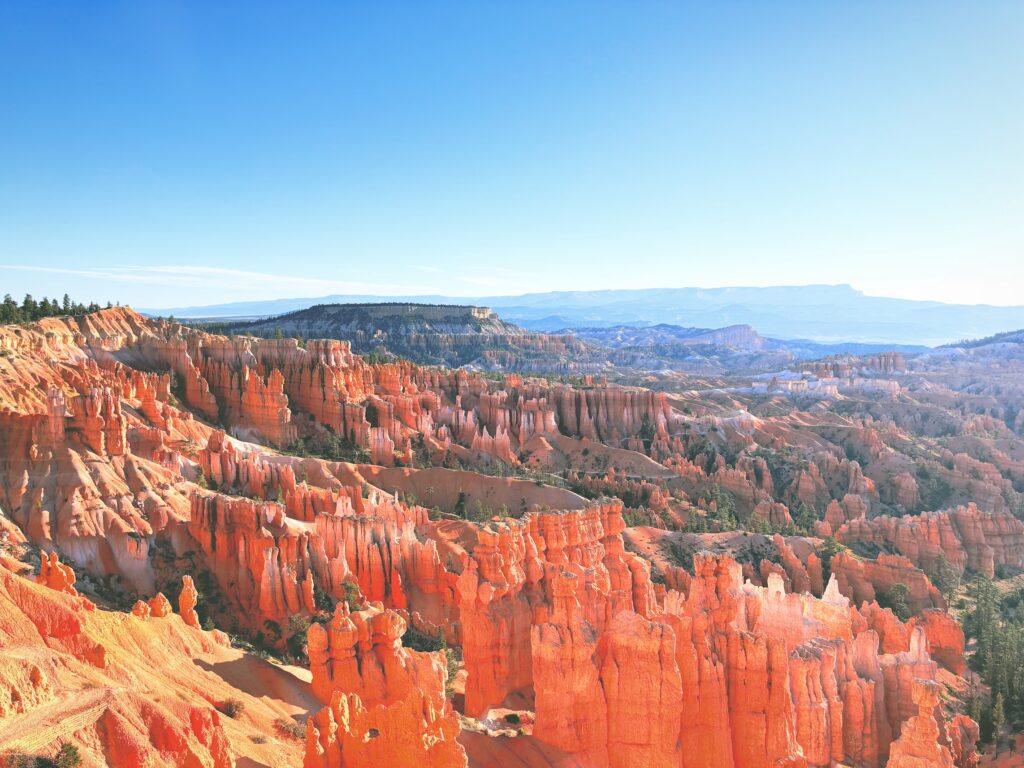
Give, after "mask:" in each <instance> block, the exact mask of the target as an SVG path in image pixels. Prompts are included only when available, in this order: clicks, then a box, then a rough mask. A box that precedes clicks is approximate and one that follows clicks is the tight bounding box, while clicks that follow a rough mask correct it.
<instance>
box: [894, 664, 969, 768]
mask: <svg viewBox="0 0 1024 768" xmlns="http://www.w3.org/2000/svg"><path fill="white" fill-rule="evenodd" d="M914 703H915V704H916V705H917V708H918V713H917V714H916V715H914V716H913V717H911V718H910V719H909V720H908V721H907V722H906V724H904V726H903V729H902V731H901V732H900V737H899V738H898V739H896V741H895V742H893V745H892V752H891V753H890V756H889V762H888V763H886V768H953V755H952V754H950V751H949V749H948V748H947V747H945V746H943V745H942V744H940V743H939V735H940V729H939V723H937V722H936V721H935V708H936V707H937V706H938V703H939V686H938V685H937V684H936V683H934V682H933V681H931V680H915V681H914Z"/></svg>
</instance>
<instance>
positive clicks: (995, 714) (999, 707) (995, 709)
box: [992, 693, 1006, 755]
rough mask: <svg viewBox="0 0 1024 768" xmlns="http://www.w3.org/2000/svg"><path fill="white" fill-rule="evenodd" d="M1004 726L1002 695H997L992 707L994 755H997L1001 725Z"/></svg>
mask: <svg viewBox="0 0 1024 768" xmlns="http://www.w3.org/2000/svg"><path fill="white" fill-rule="evenodd" d="M1005 724H1006V713H1005V712H1004V711H1003V694H1001V693H997V694H996V700H995V703H994V704H993V705H992V743H993V744H994V745H995V751H996V754H997V755H998V754H999V736H1000V734H1002V732H1003V725H1005Z"/></svg>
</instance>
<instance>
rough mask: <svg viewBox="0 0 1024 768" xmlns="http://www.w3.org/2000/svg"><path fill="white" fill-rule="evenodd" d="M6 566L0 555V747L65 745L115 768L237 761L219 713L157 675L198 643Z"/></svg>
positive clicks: (12, 750) (215, 765)
mask: <svg viewBox="0 0 1024 768" xmlns="http://www.w3.org/2000/svg"><path fill="white" fill-rule="evenodd" d="M9 565H10V563H8V562H0V646H2V647H3V649H4V653H3V654H0V680H3V681H4V685H2V686H0V753H2V754H8V755H12V754H18V753H21V752H30V753H32V754H36V755H43V756H52V755H53V754H54V753H55V752H56V750H57V748H58V747H59V746H60V745H61V744H62V743H71V744H73V745H76V746H77V747H78V749H79V751H80V753H81V754H82V757H83V761H89V763H90V764H97V765H99V764H104V765H109V766H112V767H113V768H132V767H133V766H139V765H154V766H157V765H160V766H171V765H191V766H200V765H202V766H210V768H229V766H233V765H234V752H233V750H232V748H231V746H230V745H229V744H228V741H227V738H226V735H225V733H224V729H223V727H222V726H221V724H220V718H219V715H218V713H217V712H216V711H215V710H214V709H213V708H212V707H211V706H210V705H209V704H208V703H207V702H206V701H204V700H203V699H202V697H201V696H199V695H197V693H196V692H195V691H194V690H189V694H191V696H189V695H188V694H186V693H185V691H186V690H188V689H187V687H186V686H183V685H182V684H181V683H182V681H181V679H178V678H174V676H173V674H172V675H171V676H169V677H161V676H162V675H165V674H167V673H165V671H164V667H165V665H167V664H168V662H169V661H170V660H171V659H172V657H178V658H180V657H181V656H184V657H185V658H190V657H191V656H193V655H195V654H197V653H200V652H201V650H200V648H199V647H197V646H189V645H187V643H184V642H182V639H181V638H180V637H179V635H177V634H176V630H175V628H174V627H173V625H166V624H163V623H161V626H160V627H153V628H152V629H151V630H150V631H148V632H147V631H146V630H144V629H141V628H140V626H136V625H142V624H143V623H144V622H142V621H141V620H140V619H139V618H136V617H134V616H131V615H124V614H118V613H111V612H108V611H103V610H99V609H87V608H86V606H85V604H84V602H83V601H82V599H81V598H79V597H76V596H74V595H72V594H70V593H68V592H67V591H55V590H51V589H48V588H46V587H45V586H44V585H42V584H39V585H37V584H34V583H31V582H30V581H29V580H28V579H24V578H21V577H19V576H17V575H15V574H14V573H12V572H11V571H10V570H9V569H8V566H9ZM52 572H53V571H52V570H51V573H52ZM179 626H180V625H179ZM99 638H102V643H101V642H99V641H98V639H99ZM211 650H212V649H211ZM149 655H151V658H150V656H149ZM111 656H115V657H116V659H117V660H116V663H108V659H109V658H110V657H111ZM175 666H176V668H177V667H180V668H181V671H182V673H183V674H185V675H188V674H196V673H190V671H189V670H188V668H189V667H193V668H194V665H193V664H191V663H185V664H178V665H175ZM198 674H202V672H199V673H198ZM221 685H222V684H221ZM150 686H152V687H150ZM169 686H173V687H169ZM171 690H173V691H174V694H173V695H166V694H168V693H169V692H170V691H171ZM151 691H152V692H154V695H150V692H151Z"/></svg>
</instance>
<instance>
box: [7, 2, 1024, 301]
mask: <svg viewBox="0 0 1024 768" xmlns="http://www.w3.org/2000/svg"><path fill="white" fill-rule="evenodd" d="M1022 39H1024V3H1020V2H1006V3H950V4H946V3H942V2H920V3H909V2H884V3H883V2H856V3H855V2H848V3H834V2H814V3H800V2H785V1H782V2H770V3H762V2H758V3H749V4H748V3H739V2H716V3H710V2H709V3H706V4H685V3H681V2H680V3H667V4H656V3H643V2H640V3H621V4H620V3H599V2H598V3H591V2H587V3H570V2H544V3H540V2H538V3H529V2H526V3H523V2H519V3H503V4H502V3H487V2H472V3H471V2H465V3H427V2H417V3H369V2H367V3H322V4H321V3H302V2H299V3H274V4H270V3H267V4H261V3H227V2H225V3H199V2H197V3H170V2H166V3H152V2H139V3H123V4H122V3H73V2H66V3H60V2H53V3H49V2H47V3H39V2H30V1H29V0H25V2H7V3H4V4H3V5H0V105H2V106H0V152H2V155H0V158H2V163H0V291H2V292H11V293H13V294H15V295H19V296H20V295H21V294H23V293H24V292H26V291H31V292H32V293H34V294H35V295H36V296H37V297H38V296H40V295H43V294H48V295H53V294H61V293H64V292H65V291H68V292H70V293H71V294H72V295H74V296H76V297H78V298H81V299H84V300H90V299H96V300H100V301H105V300H107V299H112V300H121V301H124V302H130V303H133V304H135V305H136V306H148V307H160V306H180V305H185V304H203V303H214V302H223V301H232V300H246V299H261V298H272V297H284V296H316V295H323V294H327V293H361V292H365V293H385V294H405V293H408V294H411V293H442V294H447V295H452V296H459V295H462V296H471V295H488V294H511V293H520V292H527V291H543V290H555V289H558V290H567V289H587V290H591V289H600V288H619V287H630V288H643V287H665V286H705V287H712V286H725V285H779V284H802V283H850V284H852V285H854V286H855V287H857V288H860V289H862V290H864V291H866V292H868V293H871V294H875V295H890V296H900V297H907V298H933V299H939V300H945V301H957V302H966V303H975V302H988V303H995V304H1024V296H1021V295H1020V287H1021V285H1024V266H1022V265H1024V215H1022V211H1024V99H1022V97H1021V84H1022V83H1024V46H1022V45H1021V44H1020V41H1021V40H1022Z"/></svg>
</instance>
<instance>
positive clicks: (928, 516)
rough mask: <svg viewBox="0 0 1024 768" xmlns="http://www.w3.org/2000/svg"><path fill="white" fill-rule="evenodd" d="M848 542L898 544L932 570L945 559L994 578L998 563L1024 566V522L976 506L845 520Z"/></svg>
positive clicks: (842, 530)
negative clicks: (912, 514) (898, 515)
mask: <svg viewBox="0 0 1024 768" xmlns="http://www.w3.org/2000/svg"><path fill="white" fill-rule="evenodd" d="M835 536H836V538H837V539H838V540H839V541H840V542H843V543H854V542H863V543H871V544H876V545H878V546H880V547H883V548H894V549H896V550H897V551H898V552H900V553H901V554H903V555H905V556H906V557H908V558H909V559H910V561H911V562H913V564H914V565H916V566H917V567H918V568H922V569H924V570H926V571H932V570H933V569H935V568H937V567H938V566H939V564H940V563H941V561H942V560H945V561H946V562H947V563H949V564H950V565H951V566H953V567H954V568H956V569H957V570H958V571H961V572H962V571H964V570H965V569H966V568H970V569H972V570H975V571H978V572H979V573H983V574H985V575H986V576H988V577H989V578H992V576H993V575H994V574H995V569H996V567H997V566H1005V567H1009V568H1024V523H1022V522H1021V521H1020V520H1018V519H1017V518H1015V517H1013V516H1012V515H1011V514H1009V513H1008V512H997V513H989V512H983V511H982V510H980V509H979V508H978V507H977V506H976V505H975V504H968V505H967V506H961V507H956V508H955V509H951V510H946V511H943V512H923V513H921V514H920V515H914V516H911V515H905V516H903V517H876V518H873V519H871V520H865V519H858V520H851V521H849V522H846V523H844V524H843V525H841V526H840V527H839V528H838V529H837V530H836V531H835Z"/></svg>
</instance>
